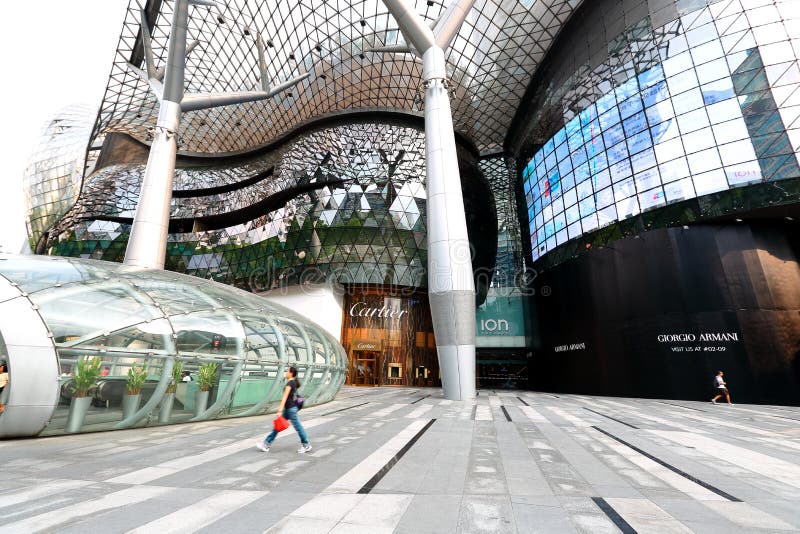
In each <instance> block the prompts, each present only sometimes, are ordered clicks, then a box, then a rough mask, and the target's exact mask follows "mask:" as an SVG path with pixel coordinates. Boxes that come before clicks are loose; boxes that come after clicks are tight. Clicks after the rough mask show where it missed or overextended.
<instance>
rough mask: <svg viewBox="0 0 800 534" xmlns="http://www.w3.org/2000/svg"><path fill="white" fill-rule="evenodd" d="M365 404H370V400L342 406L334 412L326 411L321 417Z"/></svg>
mask: <svg viewBox="0 0 800 534" xmlns="http://www.w3.org/2000/svg"><path fill="white" fill-rule="evenodd" d="M365 404H369V402H362V403H361V404H354V405H353V406H348V407H347V408H342V409H341V410H333V411H332V412H328V413H324V414H322V415H321V416H320V417H325V416H326V415H330V414H332V413H337V412H343V411H345V410H349V409H350V408H358V407H359V406H364V405H365Z"/></svg>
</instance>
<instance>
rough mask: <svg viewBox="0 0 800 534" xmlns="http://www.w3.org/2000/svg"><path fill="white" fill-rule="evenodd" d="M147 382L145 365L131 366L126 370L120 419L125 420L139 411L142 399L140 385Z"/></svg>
mask: <svg viewBox="0 0 800 534" xmlns="http://www.w3.org/2000/svg"><path fill="white" fill-rule="evenodd" d="M145 380H147V364H145V363H143V364H141V365H138V364H136V363H133V364H131V367H130V369H128V380H127V382H126V383H125V390H126V394H125V395H124V396H123V397H122V418H123V419H127V418H128V417H130V416H132V415H133V414H135V413H136V411H137V410H138V409H139V401H140V400H141V398H142V385H144V382H145Z"/></svg>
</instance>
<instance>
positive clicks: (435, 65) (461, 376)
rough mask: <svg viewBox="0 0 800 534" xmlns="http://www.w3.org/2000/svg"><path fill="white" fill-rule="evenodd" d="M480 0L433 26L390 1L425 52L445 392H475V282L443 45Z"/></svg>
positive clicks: (459, 396)
mask: <svg viewBox="0 0 800 534" xmlns="http://www.w3.org/2000/svg"><path fill="white" fill-rule="evenodd" d="M473 2H474V0H454V1H453V3H452V4H451V5H450V6H448V8H447V11H446V12H445V13H444V14H443V16H442V17H441V18H440V19H439V21H438V22H437V25H436V28H434V30H431V29H430V28H429V27H428V26H427V25H426V24H425V22H424V21H423V19H422V17H421V16H420V15H419V14H418V13H416V12H415V11H414V10H413V9H411V8H410V7H409V6H408V5H406V3H405V2H404V1H403V0H384V3H385V4H386V6H387V7H388V8H389V11H390V12H391V13H392V15H393V16H394V18H395V20H396V21H397V23H398V25H399V26H400V30H401V31H402V32H403V35H404V36H405V37H406V40H407V41H408V42H409V44H410V45H411V46H413V49H414V50H411V48H409V50H408V51H416V52H417V53H419V54H421V55H422V65H423V82H424V85H425V167H426V190H427V216H428V220H427V228H428V294H429V298H430V304H431V318H432V319H433V331H434V334H435V335H436V350H437V352H438V356H439V369H440V370H441V374H442V389H443V390H444V396H445V398H447V399H452V400H463V399H471V398H474V397H475V282H474V279H473V272H472V259H471V254H470V245H469V237H468V235H467V220H466V215H465V213H464V199H463V196H462V193H461V178H460V174H459V171H458V155H457V153H456V140H455V134H454V133H453V116H452V112H451V109H450V95H449V94H448V88H447V71H446V68H445V66H446V65H445V60H444V50H445V49H446V48H447V47H448V46H449V45H450V43H451V42H452V40H453V38H454V37H455V34H456V33H457V32H458V29H459V28H460V27H461V24H462V23H463V21H464V19H465V18H466V15H467V13H468V12H469V11H470V9H471V8H472V4H473Z"/></svg>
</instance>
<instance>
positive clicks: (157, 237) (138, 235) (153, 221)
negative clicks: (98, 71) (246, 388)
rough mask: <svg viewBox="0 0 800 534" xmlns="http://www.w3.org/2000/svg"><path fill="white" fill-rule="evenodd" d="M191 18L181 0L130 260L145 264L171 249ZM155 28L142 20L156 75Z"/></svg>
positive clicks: (157, 262) (158, 262)
mask: <svg viewBox="0 0 800 534" xmlns="http://www.w3.org/2000/svg"><path fill="white" fill-rule="evenodd" d="M188 19H189V2H188V0H176V1H175V8H174V12H173V15H172V30H171V33H170V36H169V52H168V57H167V67H166V74H165V79H164V88H163V96H162V98H161V108H160V109H159V112H158V122H157V123H156V129H155V135H154V136H153V144H152V145H151V146H150V155H149V156H148V158H147V168H146V170H145V173H144V179H143V180H142V188H141V191H140V193H139V203H138V204H137V206H136V213H135V215H134V217H133V225H132V226H131V233H130V236H129V237H128V247H127V249H126V250H125V260H124V263H125V265H131V266H134V267H141V268H143V269H163V268H164V260H165V258H166V254H167V250H166V247H167V231H168V229H169V209H170V203H171V201H172V182H173V180H174V177H175V157H176V155H177V153H178V140H177V138H176V134H177V132H178V125H179V124H180V121H181V100H183V84H184V81H183V77H184V70H185V66H186V27H187V24H188ZM149 35H150V32H149V29H148V27H147V21H146V20H142V36H143V43H144V44H145V53H146V54H148V57H147V63H148V73H149V74H150V76H154V75H155V74H154V73H155V69H154V66H153V64H152V56H149V54H151V53H152V51H151V50H150V37H149Z"/></svg>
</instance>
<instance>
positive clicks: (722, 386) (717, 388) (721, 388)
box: [711, 371, 733, 406]
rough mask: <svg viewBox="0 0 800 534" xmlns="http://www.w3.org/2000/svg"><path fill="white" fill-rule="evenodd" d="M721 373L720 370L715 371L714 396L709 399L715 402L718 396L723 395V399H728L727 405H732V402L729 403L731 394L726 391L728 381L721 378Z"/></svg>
mask: <svg viewBox="0 0 800 534" xmlns="http://www.w3.org/2000/svg"><path fill="white" fill-rule="evenodd" d="M723 374H724V373H723V372H722V371H717V376H715V377H714V393H715V396H714V398H712V399H711V402H713V403H714V404H716V403H717V399H718V398H720V397H725V400H726V401H728V406H733V404H731V394H730V393H728V388H727V385H728V383H727V382H725V381H724V380H723V379H722V375H723Z"/></svg>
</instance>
